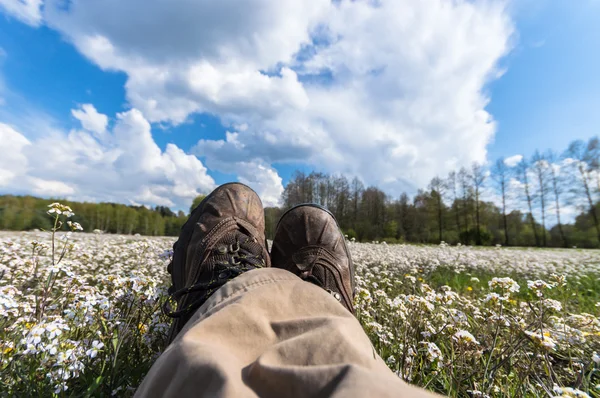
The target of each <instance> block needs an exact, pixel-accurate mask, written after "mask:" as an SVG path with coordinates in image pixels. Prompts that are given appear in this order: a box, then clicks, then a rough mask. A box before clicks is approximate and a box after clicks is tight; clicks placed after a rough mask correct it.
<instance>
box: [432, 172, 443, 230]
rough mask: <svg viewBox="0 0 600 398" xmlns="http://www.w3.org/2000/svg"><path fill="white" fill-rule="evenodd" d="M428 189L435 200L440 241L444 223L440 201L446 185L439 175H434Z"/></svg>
mask: <svg viewBox="0 0 600 398" xmlns="http://www.w3.org/2000/svg"><path fill="white" fill-rule="evenodd" d="M429 190H430V191H431V196H432V198H433V200H434V201H435V205H436V213H437V225H438V238H439V239H438V240H439V241H440V242H442V241H443V240H444V224H443V217H442V215H443V210H444V202H443V201H442V197H443V195H444V194H445V192H446V186H445V185H444V181H443V180H442V179H441V178H439V177H434V178H433V179H432V180H431V182H430V183H429Z"/></svg>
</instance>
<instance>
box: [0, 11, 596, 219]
mask: <svg viewBox="0 0 600 398" xmlns="http://www.w3.org/2000/svg"><path fill="white" fill-rule="evenodd" d="M19 1H21V5H18V4H16V3H19ZM255 2H256V3H264V2H261V1H259V0H256V1H255ZM11 3H12V4H11ZM86 3H87V4H86ZM155 3H156V4H155ZM158 3H160V2H154V1H150V2H148V3H144V2H142V1H141V0H140V1H137V0H135V1H132V2H131V4H129V5H127V6H125V5H123V4H122V3H120V2H118V1H116V0H111V1H107V2H106V3H104V5H103V6H102V5H99V2H97V1H89V2H79V3H78V4H77V5H72V6H70V7H62V6H59V2H57V1H56V0H50V1H46V2H43V1H39V0H0V48H1V51H0V99H1V100H0V104H1V105H0V127H1V126H3V130H1V129H0V132H2V134H3V135H2V137H3V141H4V145H5V148H2V149H3V152H5V153H6V152H10V153H12V155H11V156H7V157H5V162H4V164H3V162H0V191H1V192H4V193H11V192H12V193H32V194H36V195H41V196H63V197H70V198H75V199H85V200H114V201H120V202H124V203H143V204H149V205H156V204H166V205H169V206H172V207H175V208H187V206H186V203H187V202H188V201H189V200H190V198H193V196H194V195H195V194H197V193H201V192H205V191H208V190H210V189H212V188H214V186H215V185H218V184H220V183H223V182H226V181H230V180H240V181H242V182H245V183H248V184H250V185H251V186H253V187H254V188H255V189H256V190H257V191H258V192H259V194H261V197H262V198H263V201H265V202H266V203H268V204H276V203H277V201H278V199H279V195H280V194H281V191H282V187H283V186H284V185H285V183H286V182H287V180H288V179H289V177H290V175H291V174H292V172H293V171H294V170H296V169H300V170H303V171H305V172H309V171H311V170H320V171H326V172H332V173H344V174H347V175H349V176H353V175H357V176H358V177H359V178H361V179H362V180H363V181H364V182H365V183H366V184H376V185H378V186H380V187H382V188H384V189H385V190H386V191H388V192H390V193H391V194H392V195H396V194H398V193H399V192H401V191H405V190H407V191H409V192H414V190H416V189H417V188H420V187H424V186H425V185H426V184H427V181H429V179H430V178H431V177H433V176H434V175H436V174H439V175H442V176H443V175H445V174H446V173H447V172H448V171H449V170H450V169H452V168H456V167H460V166H465V165H469V164H470V163H471V162H473V161H479V162H484V161H493V160H495V159H496V158H498V157H501V156H504V157H509V156H512V155H516V154H523V155H525V156H529V155H531V154H532V152H533V151H534V150H535V149H540V150H546V149H552V150H555V151H562V150H564V149H565V148H566V146H567V145H568V143H569V142H570V141H572V140H573V139H587V138H589V137H591V136H594V135H596V134H598V127H599V126H600V112H599V109H600V94H598V93H600V76H599V74H598V70H600V51H598V48H600V25H599V24H597V23H596V21H598V20H600V2H598V1H582V2H577V3H576V5H575V3H571V2H559V1H544V0H540V1H529V0H528V1H525V2H518V3H517V2H514V3H512V2H484V1H474V2H454V3H452V5H451V6H450V7H445V6H444V3H445V1H443V0H428V1H426V2H423V3H424V4H423V5H415V4H414V2H395V3H393V2H381V7H380V8H381V10H378V9H371V8H370V7H371V5H372V4H371V3H368V2H364V3H363V2H360V1H359V2H347V1H342V2H337V1H336V2H334V3H330V2H329V1H327V0H313V3H314V4H313V6H314V7H311V10H309V11H307V10H304V8H306V7H304V6H303V5H302V2H301V1H298V2H294V1H291V2H290V4H289V5H285V6H283V5H271V4H270V3H267V4H269V5H268V6H265V7H253V4H251V3H253V2H245V3H240V7H241V8H243V7H249V8H248V11H247V12H246V13H243V12H241V13H240V15H235V16H232V15H228V11H227V10H226V9H222V8H220V7H219V6H218V5H214V4H211V3H210V2H206V1H199V2H197V3H198V4H197V5H193V6H190V5H189V4H187V3H182V4H181V9H180V10H179V9H178V8H177V6H178V2H177V1H174V2H171V3H170V7H173V9H174V11H173V12H170V13H169V16H167V17H164V18H163V17H162V15H165V13H164V10H161V7H163V6H164V5H160V4H158ZM425 3H427V4H425ZM143 4H145V6H143ZM370 4H371V5H370ZM447 4H449V3H447ZM447 4H446V5H447ZM136 6H139V7H142V6H143V7H144V8H143V9H140V10H141V11H140V12H139V14H142V15H140V16H139V18H138V16H137V14H127V12H128V7H132V8H135V7H136ZM186 7H187V8H186ZM432 7H438V8H439V10H438V11H439V12H434V10H433V9H432ZM188 8H189V9H188ZM257 10H258V11H257ZM128 15H129V18H128ZM186 15H197V16H198V22H197V23H195V22H194V23H192V22H189V24H190V25H189V26H188V25H186V23H188V22H186V21H187V19H186ZM432 15H435V16H432ZM115 16H116V17H115ZM119 16H122V17H119ZM202 18H207V19H206V21H204V22H203V20H202ZM236 18H241V20H239V21H238V20H236ZM436 18H437V19H436ZM213 20H214V26H213V25H211V24H212V21H213ZM265 20H269V21H271V20H272V21H275V22H272V26H270V25H269V24H265V23H264V21H265ZM148 21H150V22H148ZM234 23H235V27H232V26H233V24H234ZM153 24H154V25H153ZM229 24H231V25H229ZM197 25H202V26H201V27H198V26H197ZM265 25H268V26H265ZM220 29H223V31H222V32H221V31H220ZM157 30H160V31H161V32H164V34H163V35H162V36H160V37H158V36H156V37H155V36H154V35H156V34H158V33H156V31H157ZM138 33H139V34H138ZM394 38H396V39H394ZM213 42H214V43H213ZM369 43H375V45H369ZM353 49H360V50H361V51H353ZM500 71H501V72H502V73H500ZM84 104H89V105H90V106H91V108H90V107H86V108H84V107H83V105H84ZM83 109H85V111H82V112H77V111H78V110H79V111H81V110H83ZM91 109H93V111H92V110H91ZM486 112H487V114H486ZM76 115H79V116H76ZM492 119H493V120H494V121H495V124H494V123H491V120H492ZM86 126H87V127H86ZM227 132H229V133H227ZM52 142H54V143H59V144H56V145H53V144H51V143H52ZM0 145H2V144H0ZM48 145H51V146H52V149H51V150H49V148H48ZM15 165H16V166H15ZM3 167H4V169H5V170H4V172H2V168H3ZM125 167H127V168H128V169H124V168H125ZM191 174H194V176H193V177H190V175H191ZM90 180H94V181H93V182H92V181H90Z"/></svg>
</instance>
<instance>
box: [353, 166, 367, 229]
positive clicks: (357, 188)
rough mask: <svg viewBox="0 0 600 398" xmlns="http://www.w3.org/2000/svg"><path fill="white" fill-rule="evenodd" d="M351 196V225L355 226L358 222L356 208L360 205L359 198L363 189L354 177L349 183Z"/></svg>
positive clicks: (361, 184)
mask: <svg viewBox="0 0 600 398" xmlns="http://www.w3.org/2000/svg"><path fill="white" fill-rule="evenodd" d="M350 189H351V195H352V223H353V224H356V222H357V221H358V206H359V203H360V197H361V196H362V193H363V191H364V190H365V187H364V185H363V183H362V182H361V181H360V180H359V179H358V178H357V177H354V178H353V179H352V183H351V188H350Z"/></svg>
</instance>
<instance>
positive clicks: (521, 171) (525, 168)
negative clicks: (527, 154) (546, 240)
mask: <svg viewBox="0 0 600 398" xmlns="http://www.w3.org/2000/svg"><path fill="white" fill-rule="evenodd" d="M528 174H529V163H528V162H527V161H526V160H525V158H523V159H522V160H521V162H520V163H519V164H518V166H517V175H518V178H519V182H520V183H521V185H522V186H523V190H524V193H525V199H526V201H527V208H528V209H529V216H528V220H529V222H530V223H531V229H532V230H533V236H534V237H535V245H536V246H539V245H540V237H539V236H538V231H537V226H536V224H535V217H534V216H533V205H532V203H533V196H532V193H531V185H530V183H529V175H528Z"/></svg>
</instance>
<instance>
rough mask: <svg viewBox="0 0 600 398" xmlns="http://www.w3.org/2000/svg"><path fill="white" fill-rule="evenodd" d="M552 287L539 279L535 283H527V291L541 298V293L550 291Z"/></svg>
mask: <svg viewBox="0 0 600 398" xmlns="http://www.w3.org/2000/svg"><path fill="white" fill-rule="evenodd" d="M552 287H553V286H552V285H551V284H549V283H547V282H545V281H543V280H541V279H538V280H536V281H527V288H528V289H529V290H532V291H533V292H534V293H535V294H536V296H538V297H542V296H543V295H544V293H543V291H544V290H550V289H552Z"/></svg>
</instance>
